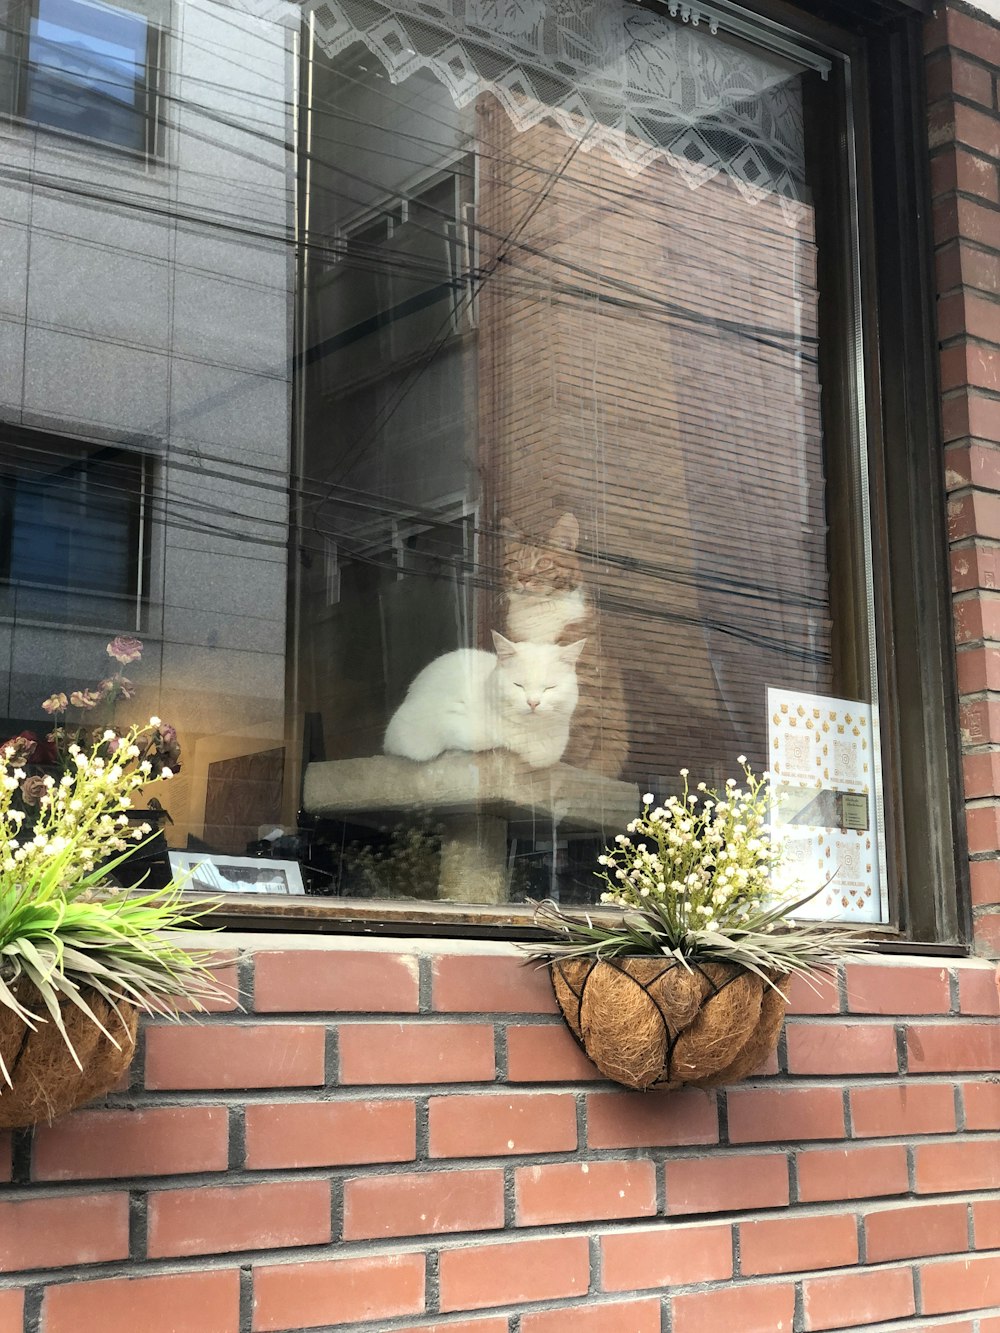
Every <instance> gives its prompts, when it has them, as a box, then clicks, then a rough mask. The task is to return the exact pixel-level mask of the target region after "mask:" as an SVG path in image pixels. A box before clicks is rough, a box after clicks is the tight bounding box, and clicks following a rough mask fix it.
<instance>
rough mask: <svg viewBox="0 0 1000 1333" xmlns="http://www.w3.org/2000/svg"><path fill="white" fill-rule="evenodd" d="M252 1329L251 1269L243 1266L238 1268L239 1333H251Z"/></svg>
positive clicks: (246, 1265) (248, 1266)
mask: <svg viewBox="0 0 1000 1333" xmlns="http://www.w3.org/2000/svg"><path fill="white" fill-rule="evenodd" d="M252 1328H253V1267H252V1266H251V1265H250V1264H243V1265H241V1267H240V1313H239V1329H240V1333H251V1331H252Z"/></svg>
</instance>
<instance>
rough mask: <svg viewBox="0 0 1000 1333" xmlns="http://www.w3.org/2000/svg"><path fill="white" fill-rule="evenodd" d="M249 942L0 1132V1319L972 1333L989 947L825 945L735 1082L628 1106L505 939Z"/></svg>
mask: <svg viewBox="0 0 1000 1333" xmlns="http://www.w3.org/2000/svg"><path fill="white" fill-rule="evenodd" d="M257 948H258V951H257V952H255V953H254V954H252V955H249V956H247V957H246V958H245V959H244V960H243V961H241V962H240V964H239V981H240V986H241V992H242V999H243V1002H244V1005H245V1009H244V1011H243V1012H237V1011H235V1010H225V1009H222V1010H221V1011H219V1012H216V1013H215V1014H213V1015H211V1016H210V1017H208V1018H207V1019H206V1020H205V1021H204V1022H202V1023H200V1024H188V1025H185V1026H180V1027H178V1026H173V1025H166V1024H154V1025H150V1026H148V1027H147V1028H146V1029H145V1034H144V1039H143V1041H142V1044H141V1049H140V1054H139V1057H138V1060H137V1063H136V1065H135V1066H134V1069H133V1073H132V1080H131V1086H130V1088H129V1089H128V1090H123V1091H121V1092H118V1093H116V1094H114V1095H112V1096H111V1097H109V1098H108V1099H107V1103H106V1105H103V1106H100V1107H98V1108H96V1109H92V1110H85V1111H81V1112H78V1113H77V1114H76V1115H73V1116H70V1117H68V1118H66V1119H65V1120H63V1121H61V1122H59V1123H57V1124H55V1125H54V1126H52V1127H51V1128H42V1129H39V1130H38V1131H37V1132H36V1133H35V1135H34V1137H33V1138H32V1136H31V1135H30V1134H18V1135H14V1136H13V1137H12V1138H8V1139H3V1138H2V1136H0V1143H2V1145H3V1146H2V1149H0V1179H2V1180H4V1181H5V1182H7V1183H5V1184H3V1185H0V1333H36V1330H40V1333H265V1330H267V1331H269V1333H277V1330H282V1331H283V1333H284V1331H290V1330H296V1331H298V1330H304V1329H341V1328H343V1329H345V1330H347V1329H350V1330H353V1331H354V1333H361V1330H364V1333H403V1331H404V1330H405V1331H406V1333H415V1330H418V1329H423V1330H431V1329H437V1330H440V1333H445V1330H447V1331H448V1333H459V1330H462V1331H463V1333H464V1331H465V1330H469V1331H472V1330H474V1331H475V1333H511V1331H512V1330H518V1333H568V1330H570V1329H573V1330H577V1329H581V1330H584V1331H585V1333H660V1330H661V1328H664V1327H669V1328H670V1329H671V1330H672V1333H719V1331H720V1330H723V1329H725V1328H727V1327H732V1328H733V1329H737V1330H739V1333H775V1330H776V1329H779V1328H783V1329H786V1330H793V1329H794V1330H803V1331H804V1330H818V1329H856V1328H860V1327H870V1326H871V1327H876V1328H879V1327H881V1326H882V1324H883V1323H889V1322H891V1321H901V1322H892V1328H893V1329H900V1330H904V1329H905V1330H916V1329H920V1330H928V1329H932V1328H935V1329H936V1328H938V1327H941V1328H944V1327H947V1328H949V1329H951V1330H953V1333H958V1331H960V1333H973V1330H976V1333H987V1330H992V1331H993V1333H996V1331H997V1329H1000V1083H998V1082H997V1081H996V1074H997V1072H998V1071H1000V1024H998V1023H997V1015H998V1006H997V988H996V985H995V983H994V975H993V968H992V966H991V965H989V964H986V963H983V962H973V961H970V962H957V963H951V964H943V963H942V962H941V961H940V960H937V961H923V962H918V961H915V960H895V961H893V962H879V961H873V962H865V963H858V964H854V965H851V966H850V967H848V968H847V971H846V975H842V976H840V977H838V978H837V981H836V984H835V985H826V986H824V987H823V988H822V990H821V991H820V992H819V993H818V994H816V993H813V992H811V991H808V990H806V989H804V988H802V987H799V988H798V989H797V991H796V993H795V998H794V1003H793V1006H792V1015H791V1017H790V1018H789V1021H788V1024H787V1028H786V1033H785V1037H784V1039H783V1041H782V1044H781V1047H780V1049H779V1052H778V1057H777V1060H776V1061H774V1062H773V1063H772V1066H771V1067H770V1068H769V1069H768V1070H766V1071H765V1072H764V1073H763V1074H762V1075H761V1076H760V1077H758V1078H755V1079H753V1080H751V1081H749V1082H747V1083H745V1084H743V1085H742V1086H740V1087H735V1088H732V1089H729V1090H720V1091H718V1092H710V1093H709V1092H697V1091H684V1092H680V1093H672V1094H662V1093H650V1094H646V1095H643V1094H633V1093H628V1092H625V1091H623V1090H620V1089H617V1088H615V1087H613V1086H612V1085H609V1084H606V1083H603V1082H600V1081H598V1080H597V1079H596V1078H595V1071H594V1070H593V1068H592V1067H591V1066H590V1065H589V1063H588V1062H587V1061H586V1059H585V1058H584V1057H583V1056H582V1055H581V1053H580V1052H579V1050H578V1049H577V1047H576V1045H575V1044H574V1042H573V1041H572V1039H571V1038H570V1037H569V1035H568V1033H567V1031H566V1029H565V1028H564V1027H563V1025H562V1022H561V1020H560V1019H559V1018H558V1017H557V1015H556V1013H555V1009H554V1004H553V1000H552V995H551V991H550V989H549V986H548V981H547V978H546V976H545V974H544V973H542V972H539V971H537V970H534V969H532V968H526V967H524V966H523V965H522V964H521V963H520V962H519V960H518V959H516V958H515V957H514V956H513V950H512V949H510V948H508V947H506V946H502V945H498V946H486V945H482V946H472V949H474V950H476V951H475V952H470V951H469V950H468V949H466V950H462V949H461V946H449V945H437V946H435V945H430V944H428V945H421V944H419V943H418V944H415V945H413V946H407V945H402V946H400V947H399V948H398V949H396V948H393V947H392V946H386V945H382V946H376V947H375V948H364V947H359V946H358V945H357V944H354V943H351V942H349V941H341V942H329V941H325V942H320V943H318V944H317V945H316V946H315V947H306V948H301V949H297V950H291V949H281V947H280V944H279V943H278V942H277V941H275V940H268V939H263V940H261V941H260V942H259V944H258V946H257ZM232 975H233V970H232V969H230V976H232ZM984 1310H988V1311H990V1312H991V1318H989V1319H985V1318H984V1319H982V1320H981V1322H980V1323H979V1324H974V1323H973V1315H972V1314H971V1313H970V1314H969V1315H968V1317H963V1318H962V1319H960V1320H959V1321H958V1322H957V1323H949V1322H948V1318H947V1317H948V1316H950V1315H952V1314H955V1313H957V1312H965V1311H969V1312H982V1311H984ZM976 1317H978V1315H977V1316H976ZM939 1319H940V1323H939V1322H938V1321H939ZM22 1321H23V1322H22ZM518 1321H519V1322H518ZM669 1321H672V1322H669Z"/></svg>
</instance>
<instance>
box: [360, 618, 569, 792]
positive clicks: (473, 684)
mask: <svg viewBox="0 0 1000 1333" xmlns="http://www.w3.org/2000/svg"><path fill="white" fill-rule="evenodd" d="M493 643H494V645H495V647H496V654H495V655H494V654H493V653H486V652H483V651H481V650H480V649H478V648H460V649H459V650H458V651H457V652H454V653H445V654H444V655H443V656H442V657H438V658H435V660H434V661H433V662H430V663H429V664H428V665H427V666H425V667H424V669H423V671H421V672H420V673H419V675H417V676H416V678H415V679H414V681H413V683H412V685H411V686H410V688H409V689H408V690H407V692H406V698H405V699H404V700H403V702H402V703H401V704H400V705H399V707H398V708H397V709H396V711H395V713H393V715H392V718H391V719H390V722H389V725H388V727H387V728H386V733H385V747H384V748H385V751H386V753H387V754H399V755H403V756H404V757H405V758H407V759H418V760H426V759H434V758H436V757H437V755H439V754H442V753H443V752H444V751H445V750H466V751H472V752H475V751H479V750H497V749H505V750H510V751H512V753H514V754H516V755H518V756H519V757H520V758H521V759H523V760H524V762H525V763H526V764H529V765H530V766H531V767H532V768H548V767H549V766H550V765H551V764H557V763H558V762H559V760H560V759H561V758H562V754H563V751H564V750H565V749H566V742H567V741H568V740H569V724H570V719H571V718H572V716H573V709H574V708H575V707H576V703H577V699H578V697H579V691H578V689H577V683H576V663H577V659H578V658H579V656H580V653H581V651H582V650H583V645H584V643H585V640H584V639H580V640H579V641H578V642H576V643H571V644H567V645H565V646H560V645H559V644H554V643H511V641H510V640H509V639H505V638H504V637H503V635H502V634H497V633H496V631H494V633H493Z"/></svg>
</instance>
